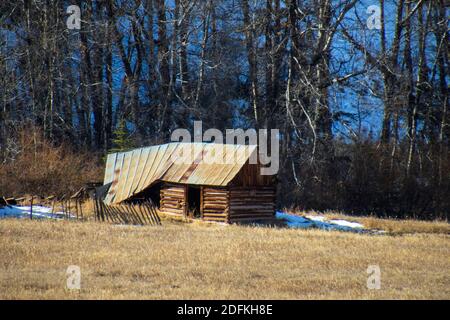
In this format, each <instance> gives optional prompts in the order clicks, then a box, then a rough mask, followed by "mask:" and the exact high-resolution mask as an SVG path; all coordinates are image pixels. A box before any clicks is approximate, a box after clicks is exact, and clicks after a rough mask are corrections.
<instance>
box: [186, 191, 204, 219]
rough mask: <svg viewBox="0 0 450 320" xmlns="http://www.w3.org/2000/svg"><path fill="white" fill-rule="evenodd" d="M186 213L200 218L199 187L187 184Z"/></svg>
mask: <svg viewBox="0 0 450 320" xmlns="http://www.w3.org/2000/svg"><path fill="white" fill-rule="evenodd" d="M187 198H188V201H187V202H188V215H189V216H190V217H193V218H200V217H201V213H200V187H197V186H187Z"/></svg>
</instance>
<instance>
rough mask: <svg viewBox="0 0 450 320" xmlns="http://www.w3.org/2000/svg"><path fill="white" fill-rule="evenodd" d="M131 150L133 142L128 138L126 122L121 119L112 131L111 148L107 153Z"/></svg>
mask: <svg viewBox="0 0 450 320" xmlns="http://www.w3.org/2000/svg"><path fill="white" fill-rule="evenodd" d="M132 148H134V141H133V139H132V138H131V137H130V132H129V130H128V128H127V125H126V121H125V120H124V119H122V120H120V122H119V124H118V125H117V128H116V129H115V130H114V131H113V140H112V148H111V149H110V150H109V153H114V152H123V151H127V150H130V149H132Z"/></svg>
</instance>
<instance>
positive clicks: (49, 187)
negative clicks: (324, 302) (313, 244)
mask: <svg viewBox="0 0 450 320" xmlns="http://www.w3.org/2000/svg"><path fill="white" fill-rule="evenodd" d="M70 5H78V6H79V7H80V8H81V28H80V29H79V30H78V29H70V28H68V25H67V20H68V19H70V18H71V15H70V14H68V13H67V11H66V10H67V8H68V7H69V6H70ZM449 9H450V7H449V6H448V2H447V1H445V0H396V1H394V0H372V1H369V0H367V1H356V0H343V1H334V0H316V1H312V0H309V1H298V0H285V1H282V0H170V1H164V0H115V1H113V0H111V1H106V0H104V1H100V0H94V1H80V0H79V1H76V0H71V1H63V0H14V1H12V0H11V1H8V0H3V1H1V3H0V110H1V111H0V164H1V166H0V178H1V180H0V194H4V195H18V194H20V193H36V192H39V193H41V194H43V195H48V194H61V193H62V192H68V191H66V190H71V189H73V188H76V187H77V186H78V185H79V184H82V183H83V182H85V181H89V180H100V181H101V180H102V166H103V164H102V161H103V160H102V159H104V156H105V154H106V153H107V152H108V150H111V149H112V148H121V147H124V145H126V146H130V147H131V146H136V147H137V146H144V145H151V144H157V143H166V142H168V141H169V138H170V134H171V132H172V131H173V130H174V129H176V128H192V125H193V121H194V120H202V121H203V128H204V129H207V128H217V129H220V130H224V129H226V128H244V129H247V128H256V129H258V128H268V129H271V128H277V129H279V130H280V132H281V136H280V152H281V154H280V172H279V175H278V179H279V187H278V188H279V190H278V194H279V197H278V201H279V206H280V207H284V206H287V207H290V206H292V207H299V208H303V209H317V210H326V209H333V210H343V211H345V212H347V213H353V214H372V213H375V214H378V215H380V216H390V217H419V218H436V217H438V218H448V215H449V213H450V153H449V145H450V113H449V110H448V106H449V101H448V89H449V87H448V82H449V80H450V79H449V63H448V60H449V28H448V18H447V17H448V13H449Z"/></svg>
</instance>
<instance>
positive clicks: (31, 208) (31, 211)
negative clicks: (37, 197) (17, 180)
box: [30, 196, 33, 220]
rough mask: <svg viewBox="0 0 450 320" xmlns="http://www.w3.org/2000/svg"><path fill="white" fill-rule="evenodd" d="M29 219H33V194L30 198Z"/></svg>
mask: <svg viewBox="0 0 450 320" xmlns="http://www.w3.org/2000/svg"><path fill="white" fill-rule="evenodd" d="M30 220H33V196H31V200H30Z"/></svg>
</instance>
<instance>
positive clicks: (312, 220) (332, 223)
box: [275, 211, 366, 232]
mask: <svg viewBox="0 0 450 320" xmlns="http://www.w3.org/2000/svg"><path fill="white" fill-rule="evenodd" d="M275 217H276V218H277V219H280V220H284V221H285V222H286V225H287V226H288V227H290V228H318V229H324V230H339V231H353V232H362V231H365V230H366V229H364V226H363V225H362V224H360V223H357V222H350V221H347V220H326V218H325V217H324V216H305V217H303V216H297V215H293V214H289V213H285V212H280V211H277V213H276V215H275Z"/></svg>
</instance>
